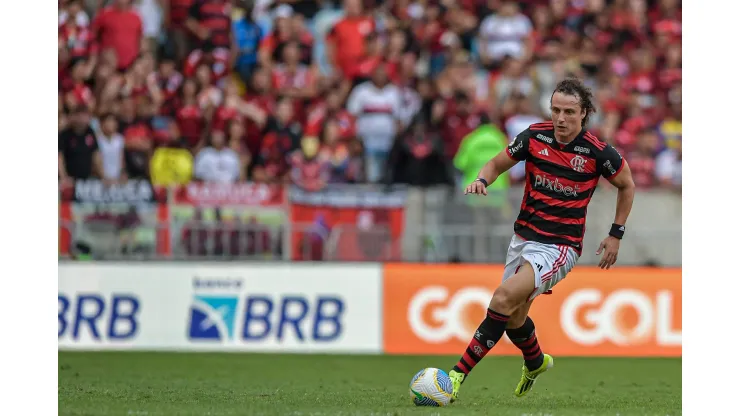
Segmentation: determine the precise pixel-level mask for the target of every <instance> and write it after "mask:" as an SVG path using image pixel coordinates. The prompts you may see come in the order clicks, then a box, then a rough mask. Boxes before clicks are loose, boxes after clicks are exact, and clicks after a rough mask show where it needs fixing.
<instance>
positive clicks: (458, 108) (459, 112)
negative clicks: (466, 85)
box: [441, 92, 488, 160]
mask: <svg viewBox="0 0 740 416" xmlns="http://www.w3.org/2000/svg"><path fill="white" fill-rule="evenodd" d="M445 107H446V108H445V112H444V116H443V117H442V120H441V128H442V140H443V142H444V154H445V156H446V157H447V158H449V160H452V159H453V158H454V157H455V154H456V153H457V149H458V148H459V147H460V143H462V140H463V139H464V138H465V136H467V135H468V134H470V133H471V132H472V131H473V130H475V129H476V128H478V126H479V125H481V124H482V123H485V122H487V121H488V116H486V114H485V113H483V112H482V111H477V110H476V109H475V104H474V103H473V100H471V99H470V97H468V95H467V94H465V93H462V92H456V93H455V98H454V99H453V100H447V105H446V106H445Z"/></svg>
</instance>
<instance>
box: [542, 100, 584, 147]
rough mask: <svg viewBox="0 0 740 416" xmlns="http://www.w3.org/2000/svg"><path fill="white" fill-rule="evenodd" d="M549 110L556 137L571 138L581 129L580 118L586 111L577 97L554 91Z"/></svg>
mask: <svg viewBox="0 0 740 416" xmlns="http://www.w3.org/2000/svg"><path fill="white" fill-rule="evenodd" d="M550 112H551V116H552V123H553V124H554V125H555V136H556V138H560V139H571V138H573V137H575V136H576V135H577V134H578V132H580V131H581V120H583V118H584V117H585V116H586V111H585V110H583V109H582V108H581V104H580V102H579V100H578V97H576V96H574V95H566V94H563V93H560V92H556V93H555V94H553V96H552V101H551V103H550Z"/></svg>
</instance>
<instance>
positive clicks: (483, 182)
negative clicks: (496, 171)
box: [476, 178, 488, 188]
mask: <svg viewBox="0 0 740 416" xmlns="http://www.w3.org/2000/svg"><path fill="white" fill-rule="evenodd" d="M476 181H479V182H480V183H482V184H483V185H484V186H485V187H486V188H488V182H487V181H486V180H485V179H483V178H478V179H476Z"/></svg>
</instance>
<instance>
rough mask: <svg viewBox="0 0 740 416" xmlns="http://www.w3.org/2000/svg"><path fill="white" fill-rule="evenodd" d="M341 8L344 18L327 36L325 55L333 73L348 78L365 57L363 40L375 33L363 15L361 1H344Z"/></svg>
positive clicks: (367, 18) (372, 23) (370, 23)
mask: <svg viewBox="0 0 740 416" xmlns="http://www.w3.org/2000/svg"><path fill="white" fill-rule="evenodd" d="M343 8H344V12H345V16H344V17H343V18H342V19H341V20H339V21H338V22H337V23H336V24H335V25H334V27H333V28H332V29H331V31H330V32H329V35H328V36H327V39H326V53H327V57H328V62H329V63H330V64H331V65H332V66H333V67H334V69H335V71H338V72H339V73H340V74H342V75H344V76H345V77H349V76H350V74H351V73H352V69H353V68H354V66H355V65H356V63H357V62H358V61H359V60H361V59H362V58H363V57H364V56H365V55H366V54H365V38H366V37H367V36H369V35H370V34H371V33H372V32H374V31H375V23H374V22H373V19H372V17H370V16H367V15H366V14H365V13H364V11H363V6H362V1H361V0H344V1H343Z"/></svg>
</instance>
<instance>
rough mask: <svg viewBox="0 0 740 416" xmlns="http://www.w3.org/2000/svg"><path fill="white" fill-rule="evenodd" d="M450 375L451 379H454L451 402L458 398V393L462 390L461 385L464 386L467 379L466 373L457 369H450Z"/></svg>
mask: <svg viewBox="0 0 740 416" xmlns="http://www.w3.org/2000/svg"><path fill="white" fill-rule="evenodd" d="M448 375H449V376H450V380H452V399H450V403H452V402H454V401H455V400H457V394H458V393H459V392H460V386H462V383H463V381H465V374H463V373H458V372H457V371H455V370H450V373H449V374H448Z"/></svg>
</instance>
